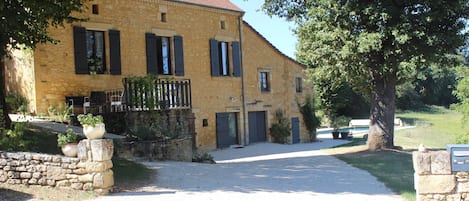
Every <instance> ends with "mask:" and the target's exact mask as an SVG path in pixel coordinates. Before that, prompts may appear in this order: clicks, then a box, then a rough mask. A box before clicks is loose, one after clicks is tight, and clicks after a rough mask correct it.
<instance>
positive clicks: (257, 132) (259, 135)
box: [248, 112, 267, 143]
mask: <svg viewBox="0 0 469 201" xmlns="http://www.w3.org/2000/svg"><path fill="white" fill-rule="evenodd" d="M248 119H249V120H248V121H249V122H248V123H249V143H256V142H265V141H266V140H267V137H266V132H265V131H266V124H265V112H249V113H248Z"/></svg>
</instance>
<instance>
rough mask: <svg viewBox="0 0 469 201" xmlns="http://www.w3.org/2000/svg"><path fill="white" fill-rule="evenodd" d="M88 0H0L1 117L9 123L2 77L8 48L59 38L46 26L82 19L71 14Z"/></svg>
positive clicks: (32, 45) (34, 44) (28, 45)
mask: <svg viewBox="0 0 469 201" xmlns="http://www.w3.org/2000/svg"><path fill="white" fill-rule="evenodd" d="M85 1H89V0H66V1H62V0H41V1H37V0H1V1H0V60H1V61H2V62H0V63H1V64H2V66H1V67H0V85H1V87H0V88H1V90H0V105H2V107H3V108H2V109H3V118H4V120H5V121H6V124H7V127H9V124H10V121H9V118H8V115H7V114H8V111H7V108H6V106H5V104H4V103H5V99H4V97H5V92H6V90H5V88H6V86H5V80H4V66H3V59H4V58H5V56H7V55H8V53H9V51H10V50H11V49H15V48H20V47H21V46H20V45H22V46H23V47H29V48H34V47H36V45H37V44H39V43H46V42H52V43H57V42H59V41H57V40H54V39H53V38H52V37H51V36H50V35H49V33H48V29H49V27H51V26H52V27H58V26H64V23H70V22H74V21H79V20H84V19H79V18H76V17H73V16H71V14H72V12H81V11H82V9H83V3H84V2H85Z"/></svg>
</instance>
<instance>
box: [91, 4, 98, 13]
mask: <svg viewBox="0 0 469 201" xmlns="http://www.w3.org/2000/svg"><path fill="white" fill-rule="evenodd" d="M91 13H93V14H95V15H98V14H99V7H98V4H93V5H92V6H91Z"/></svg>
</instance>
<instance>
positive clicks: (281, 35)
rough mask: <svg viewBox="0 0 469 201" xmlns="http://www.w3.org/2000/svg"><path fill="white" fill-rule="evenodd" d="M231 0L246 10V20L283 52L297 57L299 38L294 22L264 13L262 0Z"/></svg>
mask: <svg viewBox="0 0 469 201" xmlns="http://www.w3.org/2000/svg"><path fill="white" fill-rule="evenodd" d="M231 2H232V3H234V4H236V5H237V6H238V7H239V8H241V9H242V10H244V12H245V14H244V16H243V19H244V21H246V22H248V23H249V24H250V25H251V26H252V27H254V29H256V30H257V31H258V32H259V33H261V35H262V36H264V37H265V38H266V39H267V40H268V41H269V42H270V43H272V44H273V45H274V46H275V47H276V48H277V49H279V50H280V51H281V52H282V53H284V54H286V55H287V56H289V57H291V58H295V52H296V43H297V39H296V36H295V35H294V34H293V31H292V29H294V23H292V22H287V21H286V20H285V19H281V18H278V17H276V16H273V17H272V18H271V17H269V16H268V15H266V14H264V12H263V11H261V10H260V8H261V6H262V4H263V3H264V1H262V0H247V1H246V0H231Z"/></svg>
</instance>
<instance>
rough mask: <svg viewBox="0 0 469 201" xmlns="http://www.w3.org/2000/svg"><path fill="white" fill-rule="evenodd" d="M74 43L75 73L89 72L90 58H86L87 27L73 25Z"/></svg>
mask: <svg viewBox="0 0 469 201" xmlns="http://www.w3.org/2000/svg"><path fill="white" fill-rule="evenodd" d="M73 45H74V56H75V73H76V74H89V71H88V59H87V58H86V29H85V27H79V26H74V27H73Z"/></svg>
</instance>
